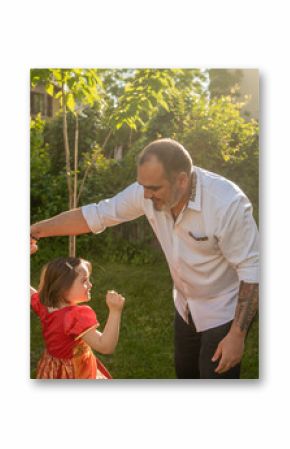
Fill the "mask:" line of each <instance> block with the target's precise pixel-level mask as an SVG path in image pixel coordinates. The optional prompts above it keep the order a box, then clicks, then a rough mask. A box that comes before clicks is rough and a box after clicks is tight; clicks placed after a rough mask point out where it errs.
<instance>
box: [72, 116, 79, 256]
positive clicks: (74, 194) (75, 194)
mask: <svg viewBox="0 0 290 449" xmlns="http://www.w3.org/2000/svg"><path fill="white" fill-rule="evenodd" d="M78 158H79V119H78V116H77V115H76V127H75V148H74V191H73V209H75V208H76V207H77V206H78V204H77V191H78ZM71 251H72V254H71V256H72V257H76V236H75V235H72V236H71Z"/></svg>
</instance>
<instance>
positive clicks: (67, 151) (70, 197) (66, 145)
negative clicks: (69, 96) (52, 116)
mask: <svg viewBox="0 0 290 449" xmlns="http://www.w3.org/2000/svg"><path fill="white" fill-rule="evenodd" d="M62 102H63V141H64V150H65V164H66V182H67V190H68V207H69V210H70V209H72V207H73V191H72V184H71V171H70V149H69V142H68V130H67V117H66V93H65V89H64V82H62ZM72 237H73V236H69V248H68V250H69V256H72V255H73V252H74V250H73V239H72Z"/></svg>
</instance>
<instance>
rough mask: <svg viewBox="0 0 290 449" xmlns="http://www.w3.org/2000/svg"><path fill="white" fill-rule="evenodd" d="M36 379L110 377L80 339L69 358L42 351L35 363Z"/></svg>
mask: <svg viewBox="0 0 290 449" xmlns="http://www.w3.org/2000/svg"><path fill="white" fill-rule="evenodd" d="M36 378H37V379H112V376H111V375H110V373H109V371H108V370H107V369H106V368H105V367H104V365H103V364H102V362H101V361H100V360H99V359H97V357H95V355H94V354H93V352H92V350H91V348H90V347H89V346H88V345H87V344H86V343H85V342H84V341H83V340H80V341H79V343H78V344H77V345H76V346H75V348H74V350H73V356H72V357H71V358H69V359H61V358H57V357H53V356H52V355H51V354H49V352H48V351H46V350H45V351H44V353H43V355H42V357H41V359H40V360H39V362H38V364H37V370H36Z"/></svg>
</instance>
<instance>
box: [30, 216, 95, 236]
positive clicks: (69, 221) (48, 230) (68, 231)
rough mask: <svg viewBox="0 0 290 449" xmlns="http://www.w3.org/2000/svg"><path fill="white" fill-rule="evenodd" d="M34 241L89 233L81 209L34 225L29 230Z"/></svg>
mask: <svg viewBox="0 0 290 449" xmlns="http://www.w3.org/2000/svg"><path fill="white" fill-rule="evenodd" d="M30 232H31V235H32V236H33V237H35V238H36V239H39V238H42V237H51V236H60V235H79V234H85V233H87V232H91V230H90V228H89V227H88V225H87V222H86V220H85V219H84V217H83V214H82V212H81V209H80V208H78V209H72V210H69V211H66V212H62V213H61V214H59V215H56V216H55V217H52V218H49V219H47V220H43V221H39V222H38V223H34V224H33V225H32V226H31V228H30Z"/></svg>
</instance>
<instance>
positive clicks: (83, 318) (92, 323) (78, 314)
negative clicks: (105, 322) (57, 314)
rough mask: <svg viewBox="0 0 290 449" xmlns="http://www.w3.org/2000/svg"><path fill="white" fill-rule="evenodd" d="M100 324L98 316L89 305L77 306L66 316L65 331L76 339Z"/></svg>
mask: <svg viewBox="0 0 290 449" xmlns="http://www.w3.org/2000/svg"><path fill="white" fill-rule="evenodd" d="M98 326H99V322H98V320H97V316H96V314H95V312H94V311H93V309H91V308H90V307H89V306H76V307H73V308H72V309H71V310H69V311H68V312H67V313H66V315H65V317H64V333H65V334H66V335H68V336H71V337H74V339H77V338H80V337H81V336H82V335H84V334H85V333H86V332H87V331H89V330H90V329H93V328H96V327H98Z"/></svg>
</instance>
